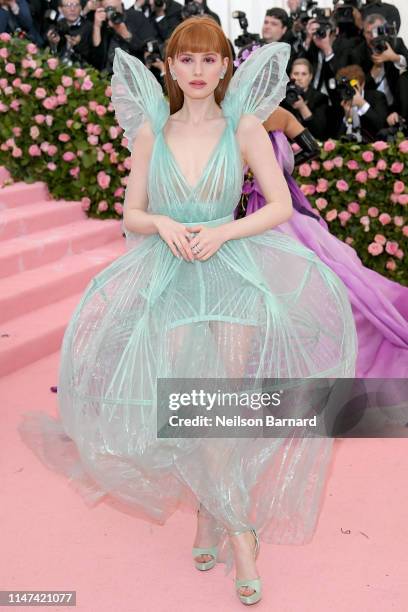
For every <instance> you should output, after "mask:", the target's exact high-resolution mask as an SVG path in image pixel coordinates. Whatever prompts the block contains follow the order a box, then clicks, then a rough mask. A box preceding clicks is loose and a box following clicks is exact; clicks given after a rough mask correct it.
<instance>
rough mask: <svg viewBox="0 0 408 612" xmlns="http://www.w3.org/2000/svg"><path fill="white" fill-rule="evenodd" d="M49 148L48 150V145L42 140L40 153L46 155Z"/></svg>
mask: <svg viewBox="0 0 408 612" xmlns="http://www.w3.org/2000/svg"><path fill="white" fill-rule="evenodd" d="M49 148H50V143H49V142H47V141H46V140H44V142H42V143H41V144H40V149H41V151H44V153H47V151H48V149H49Z"/></svg>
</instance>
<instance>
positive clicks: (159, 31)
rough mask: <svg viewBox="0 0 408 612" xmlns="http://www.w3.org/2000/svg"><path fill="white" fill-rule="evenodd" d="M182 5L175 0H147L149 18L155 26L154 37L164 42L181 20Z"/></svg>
mask: <svg viewBox="0 0 408 612" xmlns="http://www.w3.org/2000/svg"><path fill="white" fill-rule="evenodd" d="M182 9H183V7H182V6H181V4H179V3H178V2H175V0H149V11H148V14H149V20H150V22H151V24H152V25H153V26H154V28H155V38H158V39H159V40H160V41H161V42H162V43H164V42H165V41H166V40H167V39H168V38H169V36H170V35H171V33H172V32H173V30H174V29H175V28H176V27H177V26H178V25H179V23H181V22H182V21H183V17H182Z"/></svg>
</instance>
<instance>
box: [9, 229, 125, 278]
mask: <svg viewBox="0 0 408 612" xmlns="http://www.w3.org/2000/svg"><path fill="white" fill-rule="evenodd" d="M120 236H121V223H120V222H119V221H116V220H114V219H108V220H105V221H102V220H99V219H83V220H81V221H77V222H74V223H67V224H65V225H61V226H58V227H55V228H52V229H48V230H43V231H41V232H35V233H33V234H29V235H28V236H21V237H19V238H13V239H11V240H6V241H5V242H3V243H2V245H1V250H0V278H4V277H6V276H12V275H13V274H18V273H19V272H23V271H25V270H32V269H33V268H36V267H38V266H43V265H46V264H48V263H50V262H52V261H56V260H57V259H61V258H62V257H64V256H65V255H71V254H73V253H81V252H82V251H86V250H91V249H93V248H95V247H98V246H101V245H103V244H106V243H108V242H110V241H111V240H117V239H119V238H120Z"/></svg>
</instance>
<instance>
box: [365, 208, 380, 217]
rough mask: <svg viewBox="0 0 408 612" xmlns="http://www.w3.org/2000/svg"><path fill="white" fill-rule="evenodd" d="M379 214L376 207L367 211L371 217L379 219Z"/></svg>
mask: <svg viewBox="0 0 408 612" xmlns="http://www.w3.org/2000/svg"><path fill="white" fill-rule="evenodd" d="M379 212H380V211H379V210H378V208H377V207H376V206H370V208H369V209H368V211H367V213H368V214H369V216H370V217H378V213H379Z"/></svg>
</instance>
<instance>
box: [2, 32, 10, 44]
mask: <svg viewBox="0 0 408 612" xmlns="http://www.w3.org/2000/svg"><path fill="white" fill-rule="evenodd" d="M0 40H2V41H3V42H9V41H10V40H11V36H10V34H9V33H8V32H2V33H1V34H0Z"/></svg>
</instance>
